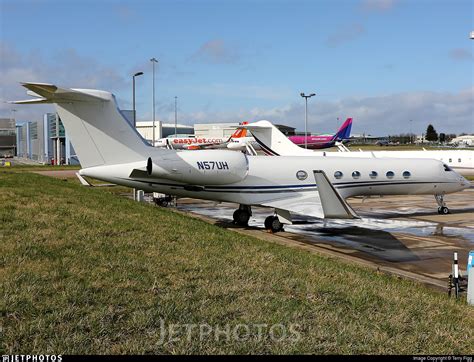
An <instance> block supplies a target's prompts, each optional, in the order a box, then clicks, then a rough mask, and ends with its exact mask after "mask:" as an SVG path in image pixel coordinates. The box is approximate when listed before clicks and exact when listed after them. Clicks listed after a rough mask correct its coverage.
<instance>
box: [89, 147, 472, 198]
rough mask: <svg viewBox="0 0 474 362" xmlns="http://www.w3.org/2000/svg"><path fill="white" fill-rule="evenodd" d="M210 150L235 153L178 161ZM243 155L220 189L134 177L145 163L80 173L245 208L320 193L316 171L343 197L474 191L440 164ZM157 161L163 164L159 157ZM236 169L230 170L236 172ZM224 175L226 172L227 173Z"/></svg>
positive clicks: (187, 166) (206, 183) (208, 183)
mask: <svg viewBox="0 0 474 362" xmlns="http://www.w3.org/2000/svg"><path fill="white" fill-rule="evenodd" d="M201 152H203V153H202V154H203V155H205V156H204V158H203V161H195V160H197V159H199V157H200V156H199V153H201ZM209 152H216V153H214V155H215V157H214V158H213V159H216V160H218V159H219V157H224V158H223V159H225V157H227V155H226V154H225V153H226V152H232V151H219V150H215V151H212V150H207V151H195V152H192V154H194V155H193V156H191V155H189V152H185V151H184V152H178V153H177V154H176V155H177V156H178V160H179V159H182V165H183V167H184V168H183V170H191V169H192V168H193V169H196V170H197V167H198V164H197V163H196V162H209V161H204V160H208V159H210V157H211V158H212V157H213V156H212V155H213V154H212V153H209ZM209 155H211V156H209ZM242 156H243V157H246V160H247V161H246V162H247V166H246V169H242V170H238V171H239V172H240V171H241V174H242V175H243V177H242V179H241V180H240V181H238V182H233V183H229V184H218V185H216V184H215V183H213V182H212V177H211V176H210V177H209V179H202V182H200V183H199V184H196V183H193V184H190V183H189V182H180V181H179V179H180V178H179V177H178V176H176V177H174V176H173V175H170V176H166V177H150V176H146V175H145V176H144V177H137V176H134V177H133V178H131V177H130V175H131V172H132V170H134V169H138V168H143V167H144V162H135V163H130V164H119V165H110V166H98V167H91V168H87V169H82V170H81V171H80V173H81V175H84V176H90V177H93V178H97V179H100V180H103V181H106V182H111V183H115V184H119V185H124V186H128V187H133V188H137V189H142V190H145V191H147V192H160V193H164V194H170V195H176V196H179V197H191V198H200V199H209V200H216V201H227V202H235V203H239V204H245V205H258V204H263V203H265V202H266V201H268V200H275V199H276V198H279V197H288V196H289V195H300V194H301V193H305V192H308V191H314V190H316V189H317V185H316V183H315V180H314V177H313V170H323V171H324V172H325V173H326V175H327V177H328V179H329V180H330V181H331V183H333V185H334V186H335V188H336V189H337V190H338V192H339V193H340V194H341V196H342V197H344V198H347V197H351V196H369V195H406V194H417V195H419V194H433V195H443V194H448V193H452V192H456V191H460V190H463V189H465V188H467V187H469V182H468V181H467V180H465V179H464V178H463V177H462V176H460V175H458V174H457V173H456V172H454V171H452V170H451V169H450V168H449V167H445V166H444V165H443V164H442V163H441V162H439V161H436V160H419V159H410V160H407V159H391V160H387V159H380V160H379V159H373V158H371V159H370V158H359V159H358V160H357V161H356V162H355V161H354V160H350V159H348V158H333V157H331V158H328V157H311V158H310V157H294V156H287V157H284V156H282V157H264V156H254V157H247V156H245V155H242ZM186 157H193V161H189V160H187V159H186ZM153 162H156V163H157V164H160V160H159V159H156V160H154V161H153ZM180 162H181V161H173V167H174V168H173V170H178V171H177V175H178V174H179V172H180V171H179V167H180V166H179V163H180ZM216 162H222V161H216ZM195 163H196V164H195ZM199 167H201V166H199ZM239 167H243V166H239ZM231 168H232V167H230V170H229V171H232V170H231ZM201 171H202V170H199V171H196V172H201ZM234 171H235V170H234ZM185 172H188V171H185ZM202 172H205V171H202ZM220 172H226V170H225V169H224V170H221V171H220Z"/></svg>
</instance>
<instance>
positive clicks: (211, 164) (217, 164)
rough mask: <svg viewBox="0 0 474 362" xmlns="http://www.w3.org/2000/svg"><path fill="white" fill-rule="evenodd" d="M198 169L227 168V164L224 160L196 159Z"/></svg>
mask: <svg viewBox="0 0 474 362" xmlns="http://www.w3.org/2000/svg"><path fill="white" fill-rule="evenodd" d="M196 163H197V166H198V170H228V169H229V165H228V164H227V162H224V161H197V162H196Z"/></svg>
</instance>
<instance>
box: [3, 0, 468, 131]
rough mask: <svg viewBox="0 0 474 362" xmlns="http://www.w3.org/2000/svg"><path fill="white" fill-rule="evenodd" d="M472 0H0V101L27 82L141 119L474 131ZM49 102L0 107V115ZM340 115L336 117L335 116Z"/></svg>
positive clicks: (26, 114)
mask: <svg viewBox="0 0 474 362" xmlns="http://www.w3.org/2000/svg"><path fill="white" fill-rule="evenodd" d="M472 30H474V9H473V2H472V1H471V0H332V1H331V0H304V1H301V0H253V1H250V0H212V1H211V0H184V1H183V0H174V1H172V0H166V1H152V0H149V1H145V0H135V1H119V0H116V1H114V0H101V1H99V0H80V1H79V0H68V1H65V0H61V1H58V0H14V1H11V0H0V87H1V93H0V98H1V99H2V100H12V99H25V98H27V97H26V96H25V92H24V90H23V88H22V87H21V86H19V82H22V81H40V82H47V83H54V84H57V85H60V86H68V87H77V88H100V89H104V90H108V91H111V92H113V93H114V94H116V96H117V98H118V100H119V102H120V107H121V108H123V109H130V108H131V97H132V74H134V73H135V72H138V71H143V72H144V73H145V74H144V75H143V76H141V77H138V78H137V118H138V120H147V119H151V114H152V63H151V62H150V58H152V57H155V58H157V59H158V60H159V63H158V65H157V66H156V68H155V70H156V78H155V80H156V88H155V89H156V115H157V118H158V119H160V120H163V121H170V122H174V97H175V96H177V97H178V118H179V122H180V123H185V124H193V123H209V122H235V121H253V120H259V119H268V120H270V121H273V122H275V123H284V124H288V125H293V126H296V127H298V128H299V129H303V127H304V102H303V99H302V98H301V97H300V96H299V94H300V93H301V92H315V93H316V94H317V95H316V97H313V98H312V99H311V100H310V101H309V107H308V108H309V110H308V113H309V116H308V119H309V129H310V130H311V131H313V132H316V133H325V132H332V131H334V130H335V129H336V128H337V127H338V125H339V123H340V122H341V121H342V120H343V119H345V118H346V117H353V118H354V128H353V132H354V133H367V134H373V135H386V134H397V133H406V132H410V131H412V132H416V133H418V134H420V133H422V132H424V131H425V130H426V127H427V125H428V123H432V124H433V125H434V126H435V128H436V130H437V131H438V132H449V133H451V132H453V133H461V132H470V133H474V72H473V65H474V40H470V39H469V33H470V31H472ZM12 108H14V109H16V112H15V113H14V114H15V115H16V118H17V119H18V120H37V119H41V117H42V113H44V112H45V111H49V110H51V109H52V108H48V106H18V105H17V106H14V107H12V106H11V105H9V104H6V103H4V102H1V103H0V117H10V115H11V114H12V111H11V110H12ZM338 118H339V120H338Z"/></svg>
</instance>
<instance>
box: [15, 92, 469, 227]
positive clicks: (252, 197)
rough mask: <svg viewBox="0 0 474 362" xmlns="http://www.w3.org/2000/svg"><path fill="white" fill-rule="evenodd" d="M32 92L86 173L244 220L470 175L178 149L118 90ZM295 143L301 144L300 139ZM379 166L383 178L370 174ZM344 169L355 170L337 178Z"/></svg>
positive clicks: (437, 166)
mask: <svg viewBox="0 0 474 362" xmlns="http://www.w3.org/2000/svg"><path fill="white" fill-rule="evenodd" d="M23 86H24V87H25V88H27V89H29V90H30V91H29V92H28V94H29V95H31V96H34V97H35V98H34V99H29V100H26V101H17V102H12V103H16V104H35V103H54V104H55V107H56V110H57V112H58V114H59V116H60V118H61V120H62V122H63V124H64V126H65V128H66V131H67V132H68V135H69V137H70V139H71V142H72V144H73V146H74V149H75V150H76V152H77V155H78V156H79V159H80V161H81V165H82V167H83V168H82V169H81V170H80V172H79V173H80V175H81V176H86V177H87V176H89V177H92V178H96V179H99V180H103V181H106V182H110V183H114V184H119V185H124V186H128V187H133V188H137V189H141V190H144V191H147V192H159V193H163V194H168V195H176V196H179V197H191V198H198V199H208V200H215V201H226V202H232V203H237V204H240V207H239V209H237V210H236V211H235V212H234V221H235V222H236V223H238V224H240V225H245V224H247V222H248V220H249V218H250V215H251V206H254V205H259V206H266V207H270V208H274V209H275V214H274V215H271V216H269V217H268V218H267V219H266V220H265V227H266V228H267V229H271V230H272V231H274V232H276V231H279V230H281V229H282V223H291V214H290V213H292V212H293V213H300V214H304V215H310V216H315V217H319V218H340V219H353V218H359V217H358V215H357V214H356V213H355V211H354V210H352V208H351V207H350V206H349V205H348V204H347V202H346V201H345V198H347V197H350V196H356V195H371V194H377V195H380V194H383V195H396V194H436V195H437V196H438V198H437V200H438V203H440V207H443V208H445V209H446V213H447V208H446V206H445V205H444V202H443V196H444V195H445V194H447V193H452V192H456V191H460V190H463V189H465V188H467V187H469V182H468V181H467V180H465V179H464V178H463V177H462V176H460V175H458V174H457V173H455V172H453V171H452V170H451V169H449V168H447V167H446V166H444V165H443V163H442V162H439V161H435V160H422V161H420V160H400V159H392V160H390V162H387V161H386V160H380V159H373V158H361V159H358V161H357V163H354V161H353V160H348V159H347V158H331V159H328V158H327V157H318V158H308V157H262V156H253V157H248V156H246V155H245V154H244V153H242V152H235V151H230V150H196V151H176V150H168V149H157V148H154V147H152V146H150V145H149V144H148V143H147V142H146V141H145V140H143V138H141V136H140V135H139V134H138V132H137V131H136V130H135V129H134V128H133V127H132V126H131V125H130V124H129V123H128V122H127V121H126V120H125V118H124V117H123V116H122V115H121V113H120V110H119V108H118V106H117V103H116V100H115V97H114V95H113V94H111V93H109V92H105V91H100V90H91V89H65V88H59V87H57V86H55V85H52V84H44V83H23ZM296 147H297V146H296ZM374 173H376V174H378V175H380V177H379V179H378V180H377V179H372V178H371V177H372V176H369V175H373V174H374ZM339 174H345V175H351V174H352V175H353V177H352V178H351V179H347V180H340V178H339V177H338V175H339Z"/></svg>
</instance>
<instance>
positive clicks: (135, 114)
mask: <svg viewBox="0 0 474 362" xmlns="http://www.w3.org/2000/svg"><path fill="white" fill-rule="evenodd" d="M140 75H143V72H138V73H135V74H134V75H133V127H134V128H136V127H137V112H136V110H135V77H138V76H140Z"/></svg>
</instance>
